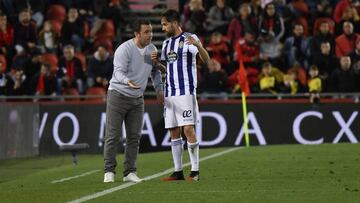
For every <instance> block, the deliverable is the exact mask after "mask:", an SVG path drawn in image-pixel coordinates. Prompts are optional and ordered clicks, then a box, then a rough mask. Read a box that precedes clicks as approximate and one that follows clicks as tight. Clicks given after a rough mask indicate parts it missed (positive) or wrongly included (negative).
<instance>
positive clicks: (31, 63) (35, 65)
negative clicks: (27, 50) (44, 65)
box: [16, 49, 41, 94]
mask: <svg viewBox="0 0 360 203" xmlns="http://www.w3.org/2000/svg"><path fill="white" fill-rule="evenodd" d="M16 69H20V70H22V71H23V74H24V75H25V77H26V80H25V85H26V90H27V93H28V94H32V93H33V92H32V87H31V82H32V80H33V78H34V76H35V75H36V74H38V73H39V72H40V69H41V51H40V50H39V49H34V51H33V52H32V53H31V55H30V56H29V57H28V58H27V59H26V61H25V62H24V63H23V65H22V66H19V67H17V68H16Z"/></svg>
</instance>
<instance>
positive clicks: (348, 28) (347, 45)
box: [335, 22, 360, 58]
mask: <svg viewBox="0 0 360 203" xmlns="http://www.w3.org/2000/svg"><path fill="white" fill-rule="evenodd" d="M359 37H360V36H359V34H357V33H354V27H353V24H352V23H351V22H344V24H343V34H342V35H340V36H339V37H337V38H336V40H335V42H336V47H335V53H336V56H337V57H338V58H340V57H342V56H345V55H348V54H350V53H351V52H353V51H354V48H355V42H356V41H357V39H358V38H359Z"/></svg>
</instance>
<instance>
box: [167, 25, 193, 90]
mask: <svg viewBox="0 0 360 203" xmlns="http://www.w3.org/2000/svg"><path fill="white" fill-rule="evenodd" d="M189 35H190V36H191V37H193V38H194V39H195V40H199V38H198V37H197V36H196V35H195V34H191V33H187V32H183V33H182V34H180V35H179V36H178V37H174V38H168V39H166V40H165V41H164V42H163V45H162V51H161V60H162V61H166V79H165V88H164V90H165V92H164V94H165V97H170V96H181V95H196V87H197V75H196V74H197V73H196V54H197V53H198V49H197V47H196V46H194V45H190V44H187V40H186V37H187V36H189Z"/></svg>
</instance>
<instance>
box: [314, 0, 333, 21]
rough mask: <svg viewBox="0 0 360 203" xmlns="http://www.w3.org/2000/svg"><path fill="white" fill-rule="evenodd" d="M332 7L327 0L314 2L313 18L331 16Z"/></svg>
mask: <svg viewBox="0 0 360 203" xmlns="http://www.w3.org/2000/svg"><path fill="white" fill-rule="evenodd" d="M332 13H333V8H332V6H331V5H330V2H329V1H328V0H320V1H317V2H316V10H315V12H314V16H313V17H314V18H313V19H314V20H312V22H315V20H316V19H319V18H332Z"/></svg>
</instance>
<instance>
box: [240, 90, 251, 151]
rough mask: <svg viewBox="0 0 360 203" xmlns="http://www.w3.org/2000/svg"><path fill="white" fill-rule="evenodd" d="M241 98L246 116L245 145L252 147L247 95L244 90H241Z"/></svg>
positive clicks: (244, 115) (244, 116)
mask: <svg viewBox="0 0 360 203" xmlns="http://www.w3.org/2000/svg"><path fill="white" fill-rule="evenodd" d="M241 100H242V110H243V118H244V127H245V146H246V147H250V143H249V127H248V118H247V114H248V113H247V106H246V95H245V93H244V91H242V92H241Z"/></svg>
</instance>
